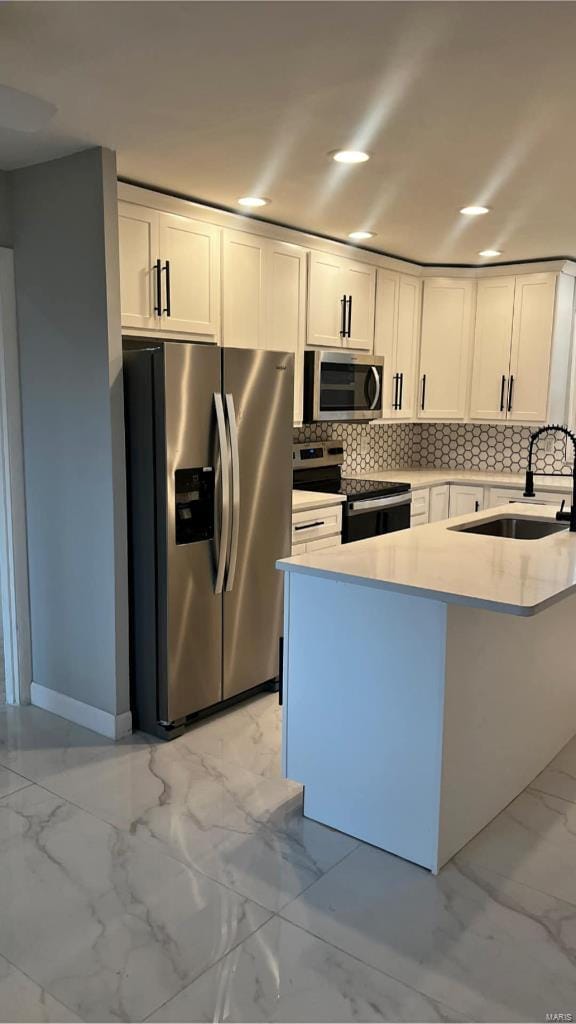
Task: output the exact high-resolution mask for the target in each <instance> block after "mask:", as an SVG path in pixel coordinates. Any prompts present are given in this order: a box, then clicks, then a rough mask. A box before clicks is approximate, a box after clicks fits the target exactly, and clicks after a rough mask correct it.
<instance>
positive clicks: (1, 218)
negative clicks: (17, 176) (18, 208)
mask: <svg viewBox="0 0 576 1024" xmlns="http://www.w3.org/2000/svg"><path fill="white" fill-rule="evenodd" d="M0 245H3V246H8V247H10V246H11V245H12V209H11V197H10V176H9V175H8V173H7V172H6V171H0Z"/></svg>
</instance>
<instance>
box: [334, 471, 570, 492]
mask: <svg viewBox="0 0 576 1024" xmlns="http://www.w3.org/2000/svg"><path fill="white" fill-rule="evenodd" d="M350 475H354V476H356V478H357V479H359V480H396V481H397V482H398V483H401V484H404V483H409V484H411V485H412V487H413V488H417V487H433V486H434V484H476V485H477V486H479V487H517V488H518V489H519V490H523V489H524V483H525V480H526V474H525V473H496V472H490V471H486V472H483V471H482V470H478V469H475V470H474V469H469V470H468V469H383V470H372V472H370V473H357V474H350ZM534 489H535V490H537V491H554V492H558V491H560V492H564V491H565V492H566V494H569V493H570V492H571V490H572V477H571V476H570V475H568V472H567V475H566V476H562V477H557V476H556V477H554V476H552V477H550V476H535V477H534Z"/></svg>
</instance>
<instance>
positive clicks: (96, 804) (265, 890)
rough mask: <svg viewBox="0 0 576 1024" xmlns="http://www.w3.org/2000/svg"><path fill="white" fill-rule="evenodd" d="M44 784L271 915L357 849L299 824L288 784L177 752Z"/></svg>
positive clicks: (298, 803)
mask: <svg viewBox="0 0 576 1024" xmlns="http://www.w3.org/2000/svg"><path fill="white" fill-rule="evenodd" d="M45 785H46V787H47V788H48V789H50V790H51V791H52V792H55V793H58V794H59V795H60V796H62V797H65V798H66V799H67V800H69V801H71V802H72V803H74V804H77V805H78V806H80V807H82V808H83V809H84V810H86V811H89V812H90V813H92V814H95V815H97V816H98V817H100V818H102V819H103V820H104V821H107V822H109V823H110V824H112V825H115V826H116V827H118V828H121V829H126V830H129V831H130V832H131V833H132V834H133V835H138V836H141V837H144V838H146V839H147V840H149V841H152V842H154V843H155V844H156V845H158V846H159V848H160V849H162V850H163V851H164V852H167V853H169V854H170V855H171V856H173V857H175V858H177V859H178V860H179V861H181V862H182V863H184V864H188V865H190V866H192V867H195V868H197V869H198V870H200V871H202V872H204V873H205V874H206V875H208V876H209V877H210V878H213V879H215V880H216V881H219V882H222V883H223V884H224V885H227V886H229V887H230V888H231V889H234V891H235V892H237V893H239V894H241V895H243V896H246V897H248V898H249V899H253V900H255V901H256V902H257V903H260V904H261V905H262V906H264V907H267V908H268V909H269V910H272V911H275V910H277V909H278V908H279V907H282V906H283V905H284V904H285V903H288V902H289V900H291V899H293V898H294V897H295V896H297V895H298V893H300V892H302V891H303V890H304V889H305V888H306V887H307V886H308V885H310V884H311V882H313V881H315V880H316V879H317V878H319V877H320V875H322V873H323V872H324V871H326V870H327V869H328V868H330V867H332V866H333V865H334V864H336V863H337V862H338V861H339V860H341V858H342V857H344V856H345V855H346V854H347V853H349V852H350V850H352V849H354V847H355V846H356V845H357V842H356V840H355V839H352V838H350V837H349V836H345V835H343V834H342V833H340V832H335V831H334V830H332V829H330V828H326V827H325V826H323V825H319V824H318V823H317V822H314V821H309V820H307V819H306V818H304V817H303V816H302V788H301V787H300V786H298V785H296V784H295V783H293V782H289V781H286V780H284V779H268V778H263V777H262V776H261V775H257V774H254V773H253V772H248V771H245V770H244V769H243V768H241V766H240V765H239V764H234V763H233V762H229V761H221V760H220V759H218V758H215V757H212V756H211V755H200V754H195V753H192V752H190V751H189V750H187V749H186V747H185V746H183V745H178V746H177V745H176V744H175V743H170V744H155V743H151V744H150V746H149V747H148V749H147V750H146V751H144V750H138V751H137V750H132V751H129V752H127V754H126V756H118V757H116V758H115V759H113V760H102V761H98V762H96V761H94V760H92V761H91V762H90V763H88V764H86V765H84V766H82V767H76V768H74V769H68V770H65V771H63V772H61V773H57V774H55V775H51V776H49V777H47V779H46V780H45Z"/></svg>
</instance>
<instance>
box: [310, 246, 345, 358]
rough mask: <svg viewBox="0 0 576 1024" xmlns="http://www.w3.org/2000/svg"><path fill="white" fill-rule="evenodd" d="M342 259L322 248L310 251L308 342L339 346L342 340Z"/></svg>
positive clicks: (324, 345)
mask: <svg viewBox="0 0 576 1024" xmlns="http://www.w3.org/2000/svg"><path fill="white" fill-rule="evenodd" d="M341 264H342V261H341V260H340V259H339V258H338V257H337V256H329V255H326V253H323V252H311V253H310V263H309V267H310V272H309V277H308V338H307V341H308V344H309V345H321V346H322V347H323V348H336V347H338V346H341V345H342V344H343V334H344V312H345V310H344V290H343V288H342V267H341Z"/></svg>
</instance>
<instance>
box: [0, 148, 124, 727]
mask: <svg viewBox="0 0 576 1024" xmlns="http://www.w3.org/2000/svg"><path fill="white" fill-rule="evenodd" d="M11 179H12V180H11V186H12V195H13V232H14V248H15V259H16V292H17V307H18V332H19V343H20V366H21V379H22V414H23V432H24V459H25V479H26V505H27V528H28V550H29V571H30V605H31V629H32V675H33V681H34V683H36V684H37V686H38V685H39V686H40V687H45V688H47V689H48V690H50V691H56V692H57V693H58V694H63V695H65V696H67V697H72V698H73V699H75V700H77V701H81V702H84V703H85V704H88V705H92V706H93V707H95V708H98V709H101V710H102V711H104V712H107V713H109V714H112V715H120V714H123V713H124V712H126V711H128V708H129V683H128V599H127V555H126V498H125V478H124V422H123V398H122V378H121V366H122V359H121V355H122V354H121V333H120V311H119V310H120V303H119V275H118V240H117V214H116V164H115V156H114V154H113V153H112V152H110V151H108V150H102V149H90V150H85V151H83V152H81V153H77V154H75V155H73V156H70V157H66V158H64V159H61V160H55V161H51V162H50V163H45V164H39V165H36V166H34V167H28V168H24V169H22V170H18V171H14V172H12V174H11ZM0 223H1V222H0ZM63 703H65V702H63Z"/></svg>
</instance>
